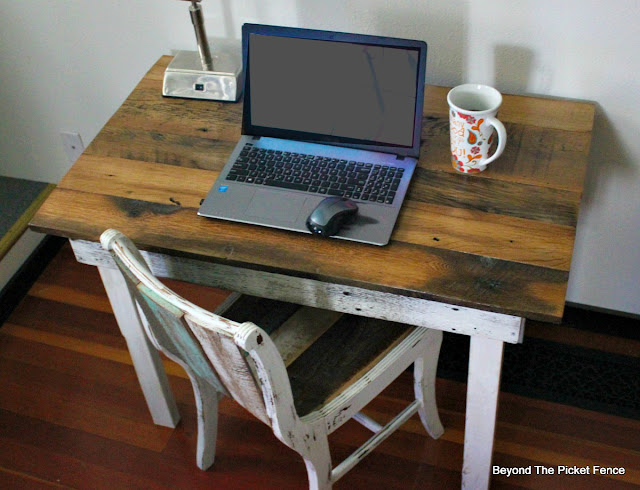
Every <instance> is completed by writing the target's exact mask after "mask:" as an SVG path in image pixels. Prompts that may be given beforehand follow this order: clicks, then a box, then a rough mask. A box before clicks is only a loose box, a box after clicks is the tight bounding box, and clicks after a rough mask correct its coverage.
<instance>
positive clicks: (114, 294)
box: [98, 267, 180, 427]
mask: <svg viewBox="0 0 640 490" xmlns="http://www.w3.org/2000/svg"><path fill="white" fill-rule="evenodd" d="M98 270H99V271H100V277H101V278H102V282H103V284H104V288H105V289H106V291H107V296H108V297H109V301H110V303H111V307H112V308H113V313H114V314H115V317H116V321H117V322H118V326H119V327H120V331H121V332H122V335H123V336H124V338H125V340H126V341H127V347H128V348H129V353H130V354H131V359H132V360H133V367H134V368H135V370H136V374H137V376H138V381H139V382H140V387H141V388H142V392H143V394H144V397H145V399H146V401H147V406H148V407H149V411H150V412H151V417H152V419H153V422H154V423H155V424H157V425H163V426H165V427H175V426H176V425H177V424H178V421H179V420H180V414H179V413H178V406H177V405H176V401H175V399H174V398H173V393H172V391H171V387H170V385H169V379H168V378H167V374H166V372H165V370H164V366H163V365H162V360H161V358H160V354H159V353H158V351H157V350H156V348H155V347H154V346H153V344H152V343H151V342H150V341H149V339H148V338H147V335H146V334H145V332H144V327H143V326H142V323H141V321H140V316H139V315H138V310H137V307H136V305H135V301H134V300H133V298H132V297H131V294H130V293H129V290H128V289H127V284H126V283H125V281H124V278H123V277H122V274H121V273H120V271H118V270H116V269H109V268H105V267H98Z"/></svg>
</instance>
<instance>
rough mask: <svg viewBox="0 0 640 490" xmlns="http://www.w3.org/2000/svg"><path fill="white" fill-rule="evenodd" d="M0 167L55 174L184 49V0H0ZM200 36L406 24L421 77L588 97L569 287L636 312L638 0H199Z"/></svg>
mask: <svg viewBox="0 0 640 490" xmlns="http://www.w3.org/2000/svg"><path fill="white" fill-rule="evenodd" d="M0 4H1V5H2V16H0V47H1V50H0V174H2V175H8V176H15V177H23V178H30V179H34V180H43V181H50V182H56V181H58V180H59V179H60V178H61V177H62V176H63V175H64V173H65V172H66V170H67V169H68V168H69V165H70V163H69V162H68V161H67V157H66V155H65V154H64V152H63V151H62V145H61V142H60V131H61V130H66V131H79V132H80V133H81V135H82V138H83V140H84V142H85V144H88V143H89V142H90V141H91V140H92V139H93V137H95V135H96V134H97V133H98V131H99V130H100V128H101V127H102V126H103V125H104V123H105V122H106V121H107V120H108V118H109V117H110V116H111V114H112V113H113V112H114V111H115V110H116V109H117V108H118V106H119V105H120V104H121V103H122V101H123V100H124V99H125V98H126V96H127V95H128V93H129V92H130V91H131V89H132V88H133V87H134V86H135V84H136V83H137V81H138V80H139V79H140V78H141V77H142V75H143V74H144V73H145V72H146V70H147V69H148V68H149V67H150V66H151V65H152V64H153V63H154V62H155V61H156V60H157V58H158V57H159V56H160V55H162V54H169V53H171V50H173V49H195V45H194V41H193V33H192V28H191V24H190V21H189V17H188V14H187V5H188V4H187V3H186V2H178V1H175V0H164V1H158V0H110V1H109V2H104V1H101V0H84V1H79V0H32V1H30V2H27V3H24V2H16V1H13V0H0ZM203 7H204V10H205V18H206V22H207V29H208V34H209V35H210V36H222V37H235V38H237V37H238V36H239V27H240V25H241V24H242V22H245V21H253V22H261V23H275V24H281V25H293V26H300V27H311V28H321V29H333V30H347V31H354V32H363V33H370V34H380V35H390V36H400V37H412V38H417V39H423V40H425V41H427V42H428V44H429V54H428V67H427V82H428V83H433V84H439V85H454V84H457V83H461V82H467V81H475V82H484V83H490V84H493V85H495V86H497V87H498V88H499V89H500V90H502V91H504V92H506V93H532V94H544V95H551V96H561V97H573V98H580V99H588V100H592V101H595V102H597V104H598V109H597V120H596V128H595V133H594V138H593V144H592V155H591V162H590V168H589V172H588V175H587V188H586V191H585V196H584V201H583V206H582V210H581V214H580V222H579V229H578V239H577V243H576V247H575V255H574V262H573V265H572V270H571V278H570V287H569V293H568V299H569V300H570V301H573V302H576V303H582V304H588V305H592V306H597V307H603V308H609V309H613V310H618V311H623V312H631V313H635V314H640V252H639V250H640V247H639V245H638V244H640V226H638V225H639V224H640V223H639V221H640V197H639V196H638V189H640V138H639V137H638V135H640V118H638V117H637V116H636V112H637V111H638V110H639V109H640V83H639V82H638V77H639V76H640V56H638V54H637V49H638V48H637V47H638V46H639V45H640V27H639V24H638V22H637V19H638V18H640V2H637V1H635V0H611V1H610V2H602V1H597V0H580V1H578V0H565V1H563V2H558V1H554V0H518V1H513V0H485V1H483V2H472V1H464V0H440V1H429V0H422V1H411V0H395V1H393V2H389V1H388V0H324V1H322V2H320V1H318V0H272V1H270V2H265V1H263V0H234V1H231V0H205V1H204V2H203Z"/></svg>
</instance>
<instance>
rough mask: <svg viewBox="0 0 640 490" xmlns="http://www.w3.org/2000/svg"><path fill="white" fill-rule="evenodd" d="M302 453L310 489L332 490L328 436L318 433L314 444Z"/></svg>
mask: <svg viewBox="0 0 640 490" xmlns="http://www.w3.org/2000/svg"><path fill="white" fill-rule="evenodd" d="M300 454H301V455H302V457H303V458H304V464H305V465H306V467H307V477H308V479H309V490H330V489H331V469H332V468H331V453H330V452H329V440H328V439H327V436H326V435H316V436H315V440H314V441H313V445H312V446H311V447H309V448H308V450H307V451H304V453H302V452H301V453H300Z"/></svg>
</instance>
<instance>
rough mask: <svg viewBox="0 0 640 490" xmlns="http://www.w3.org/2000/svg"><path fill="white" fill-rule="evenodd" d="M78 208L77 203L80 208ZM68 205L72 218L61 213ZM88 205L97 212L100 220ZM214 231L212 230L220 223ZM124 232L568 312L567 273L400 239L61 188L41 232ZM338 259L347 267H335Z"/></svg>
mask: <svg viewBox="0 0 640 490" xmlns="http://www.w3.org/2000/svg"><path fill="white" fill-rule="evenodd" d="M72 203H73V204H72ZM61 205H63V206H65V207H66V212H65V215H64V217H62V216H60V214H59V213H58V211H57V209H59V206H61ZM86 209H93V210H95V211H94V213H93V216H92V219H91V221H90V222H89V221H87V220H86ZM212 225H213V226H212ZM111 227H113V228H116V229H119V230H120V231H122V232H123V233H125V234H126V235H128V236H130V237H131V238H132V239H133V240H134V241H135V242H136V244H138V246H139V247H140V248H142V249H146V250H153V251H157V252H169V253H175V251H176V250H180V251H181V252H182V254H184V255H185V256H187V257H209V258H211V259H214V260H215V261H219V262H221V263H226V264H231V265H239V264H240V265H243V264H244V265H250V266H251V268H253V269H255V268H257V269H259V270H265V271H271V272H279V273H284V274H293V275H296V276H298V277H307V278H312V279H317V280H330V281H332V282H336V283H340V284H346V285H353V286H358V287H364V288H369V289H374V290H378V291H384V292H393V293H396V294H401V295H405V296H414V297H422V298H425V299H433V300H437V301H444V302H446V303H452V304H459V305H463V306H471V307H481V309H491V310H493V311H498V312H502V313H508V314H518V313H519V312H526V313H527V315H529V316H531V317H532V318H537V319H542V320H545V321H546V320H549V319H554V318H559V317H561V316H562V309H563V308H564V302H559V301H557V298H560V297H562V298H564V294H565V290H566V280H567V276H568V273H567V272H565V271H561V270H557V269H551V268H548V267H545V266H531V265H528V264H522V263H517V262H511V261H508V260H504V259H494V258H491V257H485V256H482V255H473V254H469V253H461V252H456V251H452V250H447V249H439V248H433V247H424V246H419V245H416V244H412V243H405V242H399V241H394V242H392V243H391V244H390V245H388V246H386V247H371V246H367V245H361V244H353V245H352V244H349V246H348V247H345V246H344V244H343V243H342V242H339V241H336V240H329V241H321V240H317V239H315V238H314V237H312V236H310V235H297V234H296V235H295V243H296V247H295V248H288V246H287V243H289V241H290V240H291V239H292V237H291V235H292V234H291V233H289V232H285V231H273V230H269V229H266V228H256V227H253V226H249V225H244V224H241V223H231V222H215V223H212V222H211V221H210V220H208V219H205V218H201V217H198V216H196V214H195V210H194V209H190V208H185V207H181V206H177V205H174V204H160V203H150V202H147V201H137V200H132V199H126V198H120V197H118V198H115V197H111V196H103V195H99V194H96V193H86V192H79V191H69V190H64V189H57V190H56V192H55V193H54V194H52V196H51V198H50V199H49V200H48V201H47V202H46V203H45V204H44V205H43V207H42V208H41V209H40V212H39V224H38V229H39V230H40V231H43V232H49V231H53V230H56V231H57V232H58V233H62V234H63V235H65V236H68V237H70V238H80V237H81V238H85V239H89V240H94V241H95V240H97V239H98V237H99V236H100V234H101V233H102V231H104V230H105V229H107V228H111ZM337 256H341V257H342V261H340V262H336V260H335V258H336V257H337Z"/></svg>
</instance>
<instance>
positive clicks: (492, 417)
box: [462, 337, 504, 490]
mask: <svg viewBox="0 0 640 490" xmlns="http://www.w3.org/2000/svg"><path fill="white" fill-rule="evenodd" d="M503 347H504V343H503V342H502V341H500V340H492V339H487V338H483V337H471V346H470V349H469V377H468V380H467V411H466V418H465V429H464V461H463V465H462V488H468V489H474V490H478V489H483V488H489V480H490V477H491V456H492V453H493V438H494V432H495V426H496V416H497V409H498V394H499V392H500V372H501V370H502V352H503Z"/></svg>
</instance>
